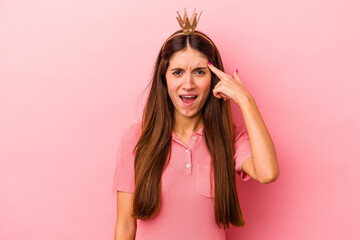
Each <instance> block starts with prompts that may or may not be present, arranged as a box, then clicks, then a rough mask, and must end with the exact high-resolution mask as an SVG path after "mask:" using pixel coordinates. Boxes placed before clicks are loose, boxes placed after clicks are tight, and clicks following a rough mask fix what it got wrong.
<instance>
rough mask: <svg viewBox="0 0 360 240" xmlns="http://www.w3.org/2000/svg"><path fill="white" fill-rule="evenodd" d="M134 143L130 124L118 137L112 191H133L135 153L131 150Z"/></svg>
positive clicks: (135, 141) (134, 139)
mask: <svg viewBox="0 0 360 240" xmlns="http://www.w3.org/2000/svg"><path fill="white" fill-rule="evenodd" d="M136 143H137V139H136V137H135V134H134V129H133V126H132V127H130V128H128V129H126V130H125V131H124V132H123V134H122V136H121V139H120V143H119V146H118V150H117V161H116V169H115V174H114V178H113V192H115V191H122V192H128V193H134V192H135V172H134V163H135V153H133V150H134V147H135V146H136Z"/></svg>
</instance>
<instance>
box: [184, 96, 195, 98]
mask: <svg viewBox="0 0 360 240" xmlns="http://www.w3.org/2000/svg"><path fill="white" fill-rule="evenodd" d="M182 97H183V98H195V96H182Z"/></svg>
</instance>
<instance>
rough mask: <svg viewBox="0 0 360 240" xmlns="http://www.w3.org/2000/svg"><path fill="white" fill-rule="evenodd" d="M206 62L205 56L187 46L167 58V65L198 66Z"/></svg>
mask: <svg viewBox="0 0 360 240" xmlns="http://www.w3.org/2000/svg"><path fill="white" fill-rule="evenodd" d="M207 62H208V59H207V57H206V56H205V54H203V53H202V52H199V51H197V50H194V49H191V48H188V49H186V50H182V51H179V52H176V53H174V54H173V55H172V56H171V58H170V60H169V67H184V68H185V67H187V66H198V65H201V64H205V65H206V63H207Z"/></svg>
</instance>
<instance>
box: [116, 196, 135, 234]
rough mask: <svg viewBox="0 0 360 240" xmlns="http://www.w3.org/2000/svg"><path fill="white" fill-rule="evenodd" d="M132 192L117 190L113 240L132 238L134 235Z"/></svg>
mask: <svg viewBox="0 0 360 240" xmlns="http://www.w3.org/2000/svg"><path fill="white" fill-rule="evenodd" d="M133 198H134V194H133V193H127V192H120V191H118V192H117V219H116V226H115V240H134V239H135V235H136V219H135V218H134V217H132V216H131V214H132V212H133Z"/></svg>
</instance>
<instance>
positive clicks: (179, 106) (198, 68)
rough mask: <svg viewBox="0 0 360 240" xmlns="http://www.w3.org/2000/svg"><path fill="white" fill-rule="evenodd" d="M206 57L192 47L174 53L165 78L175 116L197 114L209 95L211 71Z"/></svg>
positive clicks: (191, 116) (193, 115)
mask: <svg viewBox="0 0 360 240" xmlns="http://www.w3.org/2000/svg"><path fill="white" fill-rule="evenodd" d="M207 63H208V59H207V57H206V56H205V55H204V54H203V53H201V52H199V51H197V50H194V49H192V48H187V49H185V50H183V51H179V52H176V53H174V54H173V55H172V56H171V58H170V60H169V67H168V69H167V71H166V74H165V78H166V84H167V88H168V93H169V96H170V99H171V101H172V103H173V105H174V107H175V110H174V111H175V113H174V114H175V117H185V118H193V117H195V116H197V115H198V114H199V112H200V110H201V108H202V107H203V106H204V104H205V102H206V100H207V97H208V96H209V92H210V86H211V72H210V69H209V67H208V64H207Z"/></svg>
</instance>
